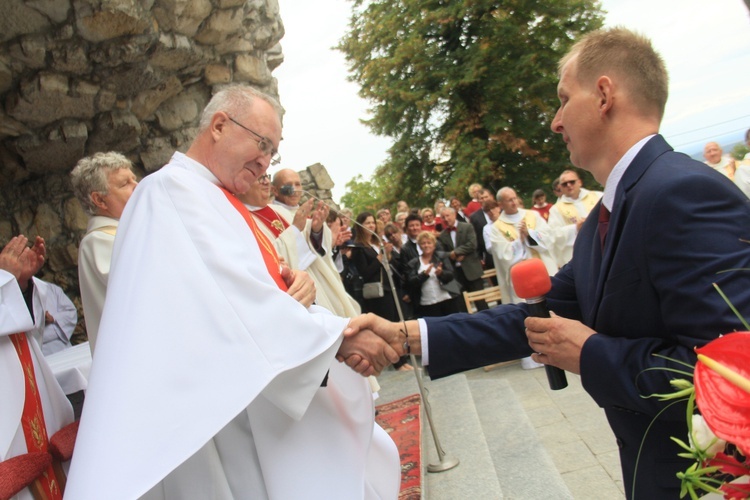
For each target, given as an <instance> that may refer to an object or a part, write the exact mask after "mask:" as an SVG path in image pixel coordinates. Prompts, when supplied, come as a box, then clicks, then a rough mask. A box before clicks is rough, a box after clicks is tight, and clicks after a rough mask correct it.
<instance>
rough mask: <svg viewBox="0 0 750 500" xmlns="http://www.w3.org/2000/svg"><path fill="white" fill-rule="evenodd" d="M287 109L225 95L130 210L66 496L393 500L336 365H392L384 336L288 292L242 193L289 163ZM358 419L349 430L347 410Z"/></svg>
mask: <svg viewBox="0 0 750 500" xmlns="http://www.w3.org/2000/svg"><path fill="white" fill-rule="evenodd" d="M280 139H281V123H280V106H278V103H276V102H275V101H274V100H273V99H272V98H269V97H267V96H265V95H263V94H261V93H260V92H258V91H255V90H253V89H251V88H249V87H229V88H226V89H224V90H222V91H220V92H219V93H217V94H216V95H215V96H214V97H213V98H212V100H211V102H210V103H209V104H208V106H207V107H206V110H205V111H204V113H203V116H202V118H201V123H200V127H199V132H198V136H197V137H196V139H195V141H194V142H193V144H192V145H191V146H190V148H189V150H188V151H187V153H186V154H181V153H175V155H174V156H173V157H172V160H171V161H170V163H169V164H168V165H167V166H165V167H163V168H162V169H161V170H159V171H158V172H156V173H154V174H151V175H150V176H148V177H147V178H146V179H144V180H143V181H142V182H141V184H140V185H139V186H138V188H137V189H136V190H135V193H134V194H133V197H132V198H131V200H130V202H129V203H128V205H127V207H126V208H125V211H124V212H123V215H122V218H121V221H120V227H119V229H118V236H117V239H116V241H115V248H114V253H113V257H112V271H111V274H110V280H109V286H108V290H107V299H106V304H105V309H104V314H103V317H102V323H101V328H100V335H99V340H98V345H97V354H96V356H95V358H94V362H93V366H92V369H91V376H90V381H89V387H88V392H87V395H86V404H85V406H84V410H83V416H82V419H81V427H80V430H79V435H78V441H77V443H76V454H75V457H74V459H73V463H72V465H71V471H70V476H69V480H68V489H67V491H66V495H67V496H68V497H69V498H71V499H75V500H86V499H99V498H102V497H103V496H104V497H106V498H108V499H118V498H122V499H132V498H139V497H143V498H147V499H168V498H169V499H171V498H173V499H180V500H185V499H186V500H191V499H196V500H197V499H205V498H213V499H233V498H234V499H244V498H247V499H264V498H270V499H292V498H306V499H331V498H333V499H337V498H340V499H342V500H343V499H353V498H364V499H371V498H372V499H375V498H395V497H396V496H397V494H398V489H399V477H400V476H399V470H400V468H399V465H398V461H396V463H393V462H392V460H391V457H390V456H378V453H381V452H382V450H381V449H380V448H377V447H373V446H371V442H372V438H373V428H372V411H373V406H372V404H373V403H372V400H371V398H360V400H359V401H357V402H352V401H347V400H346V395H347V394H348V384H356V385H359V386H360V387H361V384H362V383H363V382H364V380H363V379H362V378H345V377H339V376H338V373H339V369H340V368H345V366H344V365H340V364H339V363H338V362H337V361H336V360H335V356H336V355H340V356H342V357H348V356H350V355H352V354H354V353H361V355H362V356H364V357H366V358H368V359H370V360H371V361H372V363H373V366H374V369H373V370H371V371H370V372H369V373H368V372H366V374H372V373H377V372H379V371H380V370H382V368H383V367H384V366H385V365H387V364H388V363H390V362H393V361H396V360H397V359H398V354H397V353H396V350H394V348H393V347H398V346H393V347H392V346H388V345H386V344H384V343H383V341H382V340H381V339H380V338H379V337H377V336H376V335H375V334H374V333H372V332H369V331H361V332H359V333H356V335H348V336H346V337H343V335H342V333H343V332H344V331H345V329H347V325H348V322H349V321H348V320H347V319H344V318H339V317H337V316H334V315H332V314H330V313H328V312H327V311H325V310H324V309H322V308H316V307H315V306H312V307H311V308H310V310H308V309H307V308H306V307H304V306H303V305H301V304H300V303H298V302H297V301H295V300H294V299H293V298H292V297H291V296H289V295H288V294H287V293H286V292H285V288H286V286H287V285H288V284H289V283H287V282H286V281H285V279H284V277H283V276H281V275H280V271H279V268H280V265H279V259H278V256H277V254H276V252H275V250H274V249H273V245H272V243H271V242H270V241H269V240H268V239H267V238H266V237H265V236H264V235H263V234H262V232H261V231H260V229H259V228H258V227H257V224H256V223H255V222H254V220H253V218H252V216H250V214H249V212H248V211H247V210H246V208H245V207H244V206H243V205H242V204H241V202H239V200H237V199H236V198H235V197H234V195H233V194H232V193H243V192H245V191H247V190H248V189H249V188H250V185H251V184H252V183H254V182H255V181H256V180H257V179H258V178H259V177H260V176H261V175H263V174H265V172H266V169H267V168H268V166H269V163H270V162H272V161H273V160H274V158H276V157H277V156H276V155H277V151H276V148H277V147H278V144H279V141H280ZM345 405H346V407H347V410H348V411H347V412H346V415H345V417H346V420H342V413H341V410H340V409H341V408H342V407H344V406H345Z"/></svg>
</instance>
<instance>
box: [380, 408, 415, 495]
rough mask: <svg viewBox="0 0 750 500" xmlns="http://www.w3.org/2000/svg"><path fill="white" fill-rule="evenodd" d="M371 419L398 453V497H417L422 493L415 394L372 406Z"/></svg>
mask: <svg viewBox="0 0 750 500" xmlns="http://www.w3.org/2000/svg"><path fill="white" fill-rule="evenodd" d="M376 408H377V410H378V414H377V416H376V417H375V420H376V421H377V422H378V424H380V426H381V427H382V428H383V429H384V430H385V432H387V433H388V434H389V435H390V436H391V439H393V441H394V442H395V443H396V446H397V447H398V452H399V455H400V456H401V492H400V493H399V495H398V498H399V500H419V498H420V497H421V494H422V443H421V437H422V424H421V420H420V399H419V394H412V395H411V396H407V397H405V398H404V399H399V400H398V401H393V402H391V403H385V404H382V405H380V406H377V407H376Z"/></svg>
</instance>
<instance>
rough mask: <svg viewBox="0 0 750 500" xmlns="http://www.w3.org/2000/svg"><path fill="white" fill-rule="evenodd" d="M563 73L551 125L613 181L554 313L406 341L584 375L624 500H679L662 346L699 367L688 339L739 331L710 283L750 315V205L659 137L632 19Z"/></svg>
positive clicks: (657, 105)
mask: <svg viewBox="0 0 750 500" xmlns="http://www.w3.org/2000/svg"><path fill="white" fill-rule="evenodd" d="M559 68H560V82H559V84H558V97H559V99H560V108H559V109H558V111H557V114H556V115H555V118H554V120H553V122H552V129H553V130H554V131H555V132H557V133H559V134H561V135H562V138H563V140H564V141H565V143H566V144H567V148H568V150H569V151H570V159H571V162H572V163H573V164H574V165H576V166H578V167H581V168H584V169H586V170H588V171H589V172H591V173H592V174H593V175H594V177H595V178H596V180H597V181H598V182H600V183H601V184H603V185H604V186H605V189H604V196H603V197H602V202H600V203H598V204H597V205H596V207H594V210H593V211H592V215H591V217H589V218H588V219H587V220H586V222H585V224H584V225H583V227H582V228H581V232H580V233H579V235H578V238H577V239H576V242H575V247H574V251H573V259H572V261H571V262H570V263H569V264H567V265H565V266H564V267H563V268H562V269H561V270H560V271H559V272H558V273H557V275H556V276H554V277H553V278H552V290H551V292H550V293H549V294H548V295H547V300H548V305H549V307H550V309H551V310H552V311H554V312H555V313H556V314H554V315H553V317H552V318H550V319H542V318H530V317H527V313H528V310H527V308H526V306H525V305H504V306H500V307H496V308H494V309H490V310H488V311H484V312H481V313H478V314H474V315H452V316H447V317H444V318H427V319H426V320H419V321H418V322H417V321H412V322H408V323H407V325H406V329H407V332H408V338H409V344H410V348H411V351H412V352H415V353H422V355H423V362H424V363H425V364H426V365H429V371H430V375H431V376H432V377H433V378H437V377H443V376H447V375H450V374H453V373H456V372H460V371H463V370H468V369H471V368H475V367H479V366H483V365H487V364H491V363H496V362H499V361H503V360H509V359H514V358H521V357H524V356H528V355H529V354H530V353H533V359H534V360H535V361H538V362H542V363H546V364H550V365H553V366H557V367H559V368H562V369H564V370H567V371H569V372H571V373H576V374H580V376H581V381H582V383H583V386H584V388H585V389H586V391H587V392H588V393H589V394H590V395H591V397H593V398H594V400H595V401H596V402H597V403H598V404H599V406H601V407H602V408H603V409H604V410H605V413H606V415H607V419H608V420H609V423H610V426H611V427H612V431H613V432H614V435H615V437H616V439H617V444H618V446H619V448H620V462H621V465H622V473H623V480H624V483H625V492H626V495H627V498H629V499H630V498H638V499H639V500H642V499H663V498H677V497H678V494H679V490H680V481H679V480H678V479H677V478H676V476H675V474H676V473H677V472H678V471H680V470H685V469H686V468H687V467H688V466H689V465H690V462H689V461H687V460H684V459H680V458H678V457H677V453H679V452H680V449H679V448H678V447H677V446H676V445H675V444H674V443H673V442H671V440H670V439H669V437H670V436H675V437H677V438H679V439H682V440H685V439H686V437H687V425H686V416H685V412H686V407H685V403H684V402H683V403H679V404H675V405H673V406H670V407H669V408H667V406H668V404H667V403H664V402H659V401H658V400H657V399H656V398H644V397H643V396H647V395H650V394H654V393H670V392H674V389H673V388H672V387H671V386H670V385H669V380H670V379H673V378H682V376H681V375H677V374H673V373H671V372H668V371H665V370H662V369H660V368H664V367H677V368H681V369H684V367H681V366H678V365H676V364H675V363H674V362H671V361H668V360H665V359H664V358H662V357H657V356H655V355H657V354H658V355H662V356H666V357H669V358H672V359H674V360H679V361H684V362H687V363H689V364H691V365H692V364H694V363H695V361H696V357H695V354H694V351H693V349H694V347H696V346H701V345H703V344H705V343H707V342H709V341H711V340H712V339H715V338H716V337H718V336H719V335H721V334H723V333H727V332H731V331H733V330H741V329H743V326H742V324H741V322H740V321H739V320H738V318H737V317H735V315H734V314H733V313H732V312H731V310H730V309H729V307H728V306H727V305H726V304H725V303H724V301H723V300H722V298H721V297H720V296H719V294H718V293H717V292H716V290H715V289H714V287H713V286H712V283H717V284H718V286H719V287H720V288H721V290H722V291H723V292H724V293H725V294H726V295H727V296H728V297H729V298H730V299H731V301H732V302H733V303H734V305H735V306H736V307H737V309H738V310H739V311H741V312H747V311H750V274H749V273H747V272H728V273H721V271H724V270H728V269H734V268H748V267H750V245H748V243H746V240H747V239H749V238H750V206H749V203H750V202H748V200H747V199H746V198H745V196H744V195H743V194H742V193H741V192H740V191H739V190H738V189H737V188H736V187H735V186H734V185H733V184H732V182H731V181H730V180H729V179H727V178H726V177H724V176H723V175H721V174H719V173H717V172H715V171H713V170H711V169H710V168H708V167H706V166H705V165H703V164H701V163H699V162H697V161H694V160H691V159H690V158H688V157H687V156H685V155H682V154H679V153H675V152H674V151H673V150H672V148H671V147H670V146H669V145H668V144H667V143H666V142H665V140H664V139H663V138H662V137H661V136H660V135H658V130H659V124H660V122H661V119H662V116H663V112H664V106H665V104H666V100H667V78H668V77H667V73H666V69H665V65H664V62H663V60H662V59H661V57H660V56H659V55H658V54H657V53H656V52H655V51H654V50H653V48H652V47H651V43H650V41H649V40H648V39H645V38H643V37H641V36H640V35H636V34H634V33H632V32H630V31H628V30H625V29H623V28H613V29H608V30H600V31H597V32H593V33H590V34H588V35H586V36H585V37H584V38H583V39H581V40H580V41H579V42H578V43H576V44H575V45H574V47H573V48H572V49H571V51H570V52H569V53H568V54H567V55H566V56H565V57H564V58H563V59H562V60H561V62H560V66H559ZM602 206H603V207H604V208H605V209H606V210H603V209H602V208H601V207H602ZM610 212H611V215H610V214H609V213H610ZM607 220H608V222H607ZM605 229H606V231H605ZM602 240H603V243H602ZM743 240H744V241H743ZM368 321H369V324H365V323H363V324H362V325H361V326H370V327H371V328H373V329H375V330H376V331H378V333H379V334H380V335H382V336H383V337H384V338H386V339H389V340H390V342H391V343H392V344H393V345H398V343H403V342H404V339H403V336H402V334H401V333H399V328H403V327H402V326H400V325H393V324H391V323H388V322H385V321H380V320H378V319H377V318H372V317H370V318H368ZM524 327H525V328H524ZM423 342H427V344H428V345H427V347H426V348H425V349H424V352H423V349H422V346H423ZM347 363H348V364H349V365H350V366H354V365H356V364H357V363H359V360H358V359H356V358H350V359H348V360H347ZM360 365H361V363H360ZM359 368H361V366H360V367H359ZM649 426H650V428H649ZM639 450H640V451H639Z"/></svg>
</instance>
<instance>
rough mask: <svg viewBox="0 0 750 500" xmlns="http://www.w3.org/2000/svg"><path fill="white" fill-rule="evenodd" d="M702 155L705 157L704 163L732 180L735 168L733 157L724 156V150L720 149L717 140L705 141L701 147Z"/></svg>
mask: <svg viewBox="0 0 750 500" xmlns="http://www.w3.org/2000/svg"><path fill="white" fill-rule="evenodd" d="M703 157H704V158H705V159H706V161H705V162H704V163H705V164H706V165H708V166H709V167H711V168H713V169H714V170H716V171H717V172H719V173H720V174H722V175H725V176H727V177H729V178H730V179H732V180H734V174H735V169H736V165H735V161H734V158H732V157H731V156H724V151H723V150H722V149H721V146H719V143H718V142H708V143H706V145H705V146H704V147H703Z"/></svg>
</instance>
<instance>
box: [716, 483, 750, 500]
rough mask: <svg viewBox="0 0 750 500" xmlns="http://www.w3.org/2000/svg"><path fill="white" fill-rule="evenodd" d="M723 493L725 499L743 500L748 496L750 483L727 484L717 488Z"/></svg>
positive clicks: (749, 494)
mask: <svg viewBox="0 0 750 500" xmlns="http://www.w3.org/2000/svg"><path fill="white" fill-rule="evenodd" d="M719 489H720V490H721V492H722V493H724V498H725V499H739V500H744V499H745V498H747V497H749V496H750V483H747V482H743V483H727V484H723V485H721V487H720V488H719Z"/></svg>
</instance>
